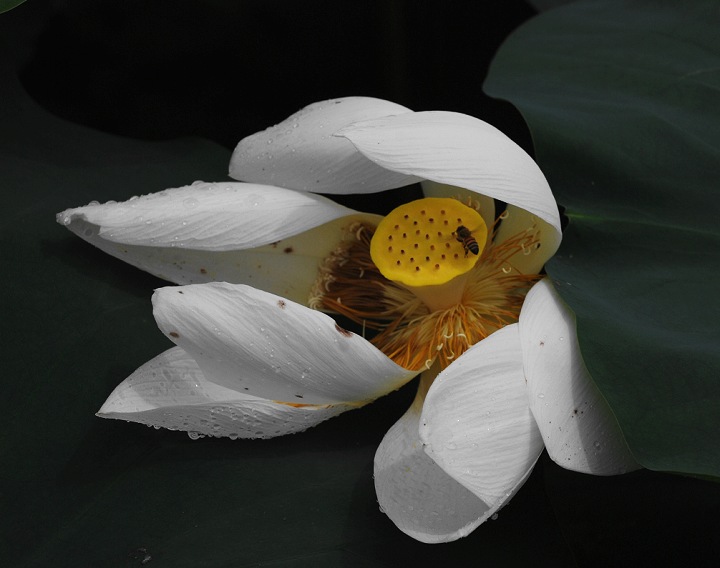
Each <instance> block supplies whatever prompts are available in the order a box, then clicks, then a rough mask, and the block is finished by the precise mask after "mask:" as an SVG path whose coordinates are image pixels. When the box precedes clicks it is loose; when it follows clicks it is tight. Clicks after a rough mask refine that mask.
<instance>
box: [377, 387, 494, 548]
mask: <svg viewBox="0 0 720 568" xmlns="http://www.w3.org/2000/svg"><path fill="white" fill-rule="evenodd" d="M430 380H431V378H429V377H428V376H427V374H425V375H423V379H422V381H421V384H420V388H419V389H418V394H417V396H416V398H415V401H414V402H413V404H412V406H411V407H410V408H409V409H408V411H407V412H406V413H405V414H404V415H403V417H402V418H400V420H399V421H398V422H396V423H395V425H393V427H392V428H390V430H389V431H388V433H387V434H386V435H385V437H384V438H383V440H382V442H381V443H380V446H379V447H378V449H377V452H376V453H375V464H374V470H375V473H374V478H375V491H376V492H377V498H378V502H379V503H380V508H381V510H382V511H383V512H385V513H386V514H387V516H388V517H390V519H391V520H392V521H393V523H395V524H396V525H397V527H398V528H399V529H400V530H401V531H403V532H404V533H406V534H408V535H410V536H411V537H413V538H415V539H417V540H419V541H421V542H426V543H431V544H434V543H441V542H449V541H452V540H456V539H458V538H462V537H464V536H467V535H468V534H470V533H471V532H472V531H473V530H474V529H475V528H476V527H477V526H478V525H480V524H481V523H482V522H484V521H485V520H486V519H488V518H489V517H490V516H491V515H492V514H493V513H494V511H493V510H491V508H490V507H488V505H486V504H485V503H484V502H483V501H482V500H480V499H478V498H477V497H476V496H475V495H473V494H472V493H471V492H470V491H468V490H467V489H466V488H465V487H463V486H462V485H460V484H459V483H458V482H457V481H455V480H454V479H453V478H452V477H450V476H449V475H448V474H447V473H445V471H443V470H442V468H440V467H439V466H438V465H437V464H436V463H435V462H434V461H433V460H432V459H430V457H429V456H428V455H427V454H426V453H425V452H424V451H423V446H422V443H421V442H420V438H419V437H418V425H419V420H420V412H421V409H422V404H423V397H424V393H425V391H426V390H427V383H429V382H430Z"/></svg>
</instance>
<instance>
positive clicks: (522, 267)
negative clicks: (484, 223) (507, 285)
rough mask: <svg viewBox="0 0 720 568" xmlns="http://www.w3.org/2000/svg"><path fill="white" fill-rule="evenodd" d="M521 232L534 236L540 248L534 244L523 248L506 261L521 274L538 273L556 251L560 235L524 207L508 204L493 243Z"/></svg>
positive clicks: (498, 242) (500, 241)
mask: <svg viewBox="0 0 720 568" xmlns="http://www.w3.org/2000/svg"><path fill="white" fill-rule="evenodd" d="M521 232H527V234H528V236H529V237H533V236H535V238H537V240H538V242H539V243H540V248H535V247H534V246H530V247H527V248H523V249H522V250H520V251H518V252H516V253H515V254H514V255H512V256H511V257H509V258H508V259H507V263H508V264H509V265H511V266H513V267H514V268H516V269H517V270H518V271H519V272H520V273H522V274H538V273H539V272H540V270H542V267H543V266H545V263H546V262H547V261H548V260H550V258H551V257H552V256H553V255H554V254H555V252H556V251H557V249H558V247H559V246H560V241H561V239H562V235H561V234H560V233H558V232H557V231H556V230H555V227H553V226H552V225H549V224H548V223H546V222H545V221H543V220H542V219H539V218H537V217H536V216H535V215H533V214H532V213H529V212H527V211H525V209H521V208H520V207H516V206H514V205H508V206H507V210H506V213H505V217H504V218H503V220H502V223H501V224H500V228H499V229H498V231H497V235H496V236H495V243H497V244H500V243H502V242H503V241H505V240H506V239H508V238H511V237H514V236H516V235H517V234H519V233H521Z"/></svg>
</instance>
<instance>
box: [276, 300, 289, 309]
mask: <svg viewBox="0 0 720 568" xmlns="http://www.w3.org/2000/svg"><path fill="white" fill-rule="evenodd" d="M277 304H278V308H280V309H281V310H284V309H285V306H286V305H287V304H286V303H285V300H278V303H277Z"/></svg>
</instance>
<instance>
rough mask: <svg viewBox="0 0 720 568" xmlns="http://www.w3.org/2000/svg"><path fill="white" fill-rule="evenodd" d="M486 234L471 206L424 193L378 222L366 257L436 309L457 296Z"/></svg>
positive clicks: (390, 277)
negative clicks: (426, 195)
mask: <svg viewBox="0 0 720 568" xmlns="http://www.w3.org/2000/svg"><path fill="white" fill-rule="evenodd" d="M487 233H488V230H487V226H486V225H485V221H483V218H482V217H481V215H480V213H478V212H477V211H476V210H475V209H472V208H470V207H468V206H467V205H463V204H462V203H461V202H460V201H458V200H456V199H450V198H446V197H427V198H425V199H418V200H417V201H411V202H410V203H406V204H404V205H401V206H400V207H398V208H396V209H394V210H393V211H391V212H390V214H389V215H387V216H386V217H385V218H384V219H383V220H382V221H381V222H380V224H379V225H378V227H377V229H376V230H375V234H374V236H373V238H372V241H371V243H370V256H371V257H372V261H373V263H374V264H375V266H377V268H378V270H379V271H380V272H381V274H382V275H383V276H385V278H387V279H388V280H392V281H393V282H397V283H399V284H401V285H403V286H405V287H407V288H408V289H409V290H411V291H412V292H413V294H415V295H416V296H417V297H419V298H420V299H422V300H423V302H425V304H427V305H428V306H429V307H430V308H431V309H433V310H437V309H442V308H446V307H449V306H452V305H454V304H456V303H457V302H458V301H459V299H460V298H461V296H462V291H463V290H464V289H465V284H466V277H467V274H468V273H469V271H470V270H471V269H472V268H473V267H474V266H475V263H476V262H477V261H478V258H480V255H481V254H482V251H483V249H484V248H485V243H486V242H487Z"/></svg>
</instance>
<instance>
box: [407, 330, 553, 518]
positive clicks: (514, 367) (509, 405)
mask: <svg viewBox="0 0 720 568" xmlns="http://www.w3.org/2000/svg"><path fill="white" fill-rule="evenodd" d="M517 327H518V326H517V324H512V325H508V326H506V327H504V328H502V329H500V330H498V331H496V332H495V333H493V334H492V335H490V336H489V337H487V338H486V339H484V340H483V341H481V342H480V343H477V344H475V345H474V346H473V347H471V348H470V349H469V350H468V351H466V352H465V353H464V354H463V355H462V356H461V357H460V358H459V359H458V360H457V361H455V362H454V363H453V364H452V365H450V366H449V367H448V368H447V369H445V370H444V371H443V372H442V373H440V375H439V376H438V378H437V379H436V380H435V382H434V383H433V385H432V387H431V388H430V391H429V392H428V395H427V398H426V399H425V404H424V405H423V412H422V418H421V425H420V439H421V440H422V441H423V443H424V444H425V451H426V452H427V453H428V455H429V456H430V457H431V458H432V459H433V460H435V462H436V463H437V464H438V465H439V466H440V467H441V468H443V469H444V470H445V471H446V472H447V473H448V474H449V475H450V476H452V477H453V478H454V479H455V480H457V481H458V482H459V483H461V484H462V485H463V486H465V487H467V488H468V489H469V490H470V491H472V492H473V493H474V494H475V495H476V496H478V497H479V498H480V499H482V500H483V501H485V503H487V504H488V506H489V507H491V508H492V509H493V511H495V510H497V509H499V508H500V507H501V506H502V505H503V504H504V503H505V502H506V501H507V500H508V499H509V498H510V496H512V495H513V494H514V492H515V491H516V490H517V489H518V488H519V487H520V486H521V485H522V483H523V482H524V481H525V479H526V478H527V476H528V475H529V474H530V472H531V471H532V468H533V466H534V465H535V462H536V461H537V459H538V457H539V456H540V454H541V453H542V450H543V442H542V437H541V435H540V431H539V430H538V428H537V426H536V425H535V420H534V419H533V416H532V414H531V413H530V409H529V408H528V404H527V385H526V384H525V377H524V375H523V366H522V351H521V349H520V336H519V333H518V329H517Z"/></svg>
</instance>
